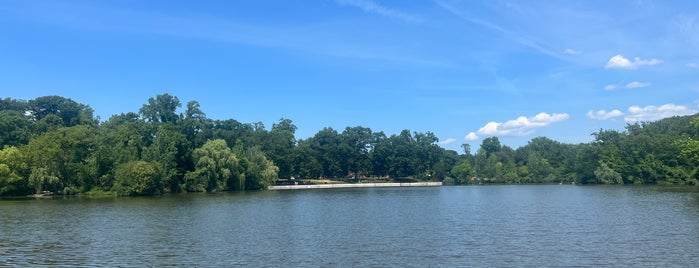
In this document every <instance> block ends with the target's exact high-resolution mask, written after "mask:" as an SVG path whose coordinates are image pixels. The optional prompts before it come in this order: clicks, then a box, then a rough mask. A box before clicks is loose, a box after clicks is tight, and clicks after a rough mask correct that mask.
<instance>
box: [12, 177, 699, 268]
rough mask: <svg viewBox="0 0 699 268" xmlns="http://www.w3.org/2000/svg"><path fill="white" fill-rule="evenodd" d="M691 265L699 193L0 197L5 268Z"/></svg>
mask: <svg viewBox="0 0 699 268" xmlns="http://www.w3.org/2000/svg"><path fill="white" fill-rule="evenodd" d="M697 263H699V190H698V189H697V188H692V187H659V186H574V185H520V186H506V185H498V186H454V187H403V188H363V189H362V188H360V189H321V190H288V191H262V192H247V193H219V194H179V195H166V196H160V197H137V198H97V199H86V198H68V199H63V198H56V199H46V200H34V199H27V200H2V201H0V267H1V266H33V267H35V266H65V267H80V266H89V267H94V266H108V267H114V266H120V267H147V266H156V267H163V266H188V267H190V266H196V267H230V266H252V267H279V266H284V267H288V266H291V267H300V266H302V267H309V266H310V267H357V266H359V267H367V266H369V267H371V266H380V267H386V266H389V267H406V266H407V267H454V266H496V267H503V266H507V267H511V266H557V267H560V266H595V267H597V266H615V267H619V266H627V267H629V266H630V267H642V266H648V267H659V266H667V267H675V266H683V267H688V266H694V265H696V264H697Z"/></svg>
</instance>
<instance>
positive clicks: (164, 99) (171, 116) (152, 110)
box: [139, 93, 182, 123]
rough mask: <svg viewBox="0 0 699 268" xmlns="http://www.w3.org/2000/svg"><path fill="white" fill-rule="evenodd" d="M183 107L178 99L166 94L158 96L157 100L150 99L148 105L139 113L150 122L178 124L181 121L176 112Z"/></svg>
mask: <svg viewBox="0 0 699 268" xmlns="http://www.w3.org/2000/svg"><path fill="white" fill-rule="evenodd" d="M181 106H182V103H180V100H179V99H178V98H177V97H175V96H172V95H170V94H167V93H165V94H162V95H157V96H156V97H155V98H149V99H148V103H147V104H144V105H143V107H141V110H139V113H140V114H141V116H143V118H145V119H146V120H147V121H148V122H154V123H166V122H169V123H176V122H177V121H179V119H180V117H179V115H177V113H176V111H177V108H180V107H181Z"/></svg>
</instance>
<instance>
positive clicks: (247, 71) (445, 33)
mask: <svg viewBox="0 0 699 268" xmlns="http://www.w3.org/2000/svg"><path fill="white" fill-rule="evenodd" d="M0 92H1V93H2V94H0V95H2V96H0V97H11V98H16V99H33V98H36V97H39V96H44V95H61V96H65V97H69V98H72V99H74V100H76V101H78V102H81V103H84V104H88V105H90V106H91V107H92V108H93V109H94V110H95V112H96V114H97V115H98V116H100V117H101V119H102V120H106V119H108V118H109V116H111V115H113V114H118V113H122V112H137V111H138V109H139V108H140V107H141V106H142V105H143V104H144V103H146V102H147V99H148V98H149V97H154V96H155V95H157V94H162V93H169V94H172V95H175V96H177V97H178V98H179V99H180V100H181V101H182V103H183V104H184V103H186V102H187V101H190V100H197V101H199V102H200V104H201V107H202V110H203V111H204V112H206V113H207V116H208V117H209V118H213V119H229V118H233V119H236V120H238V121H241V122H257V121H261V122H263V123H264V124H265V125H266V126H267V127H268V128H270V127H271V125H272V124H273V123H275V122H277V121H278V120H279V119H280V118H282V117H283V118H289V119H292V120H293V122H294V123H295V124H296V125H297V126H298V128H299V129H298V131H297V137H298V138H307V137H309V136H312V135H314V134H315V133H316V132H318V131H319V130H320V129H322V128H323V127H333V128H335V129H337V130H338V131H342V130H343V129H344V128H345V127H347V126H357V125H361V126H365V127H370V128H372V130H374V131H384V132H386V133H387V134H389V135H390V134H396V133H399V132H400V131H401V130H402V129H410V130H412V131H419V132H425V131H432V132H433V133H435V134H436V135H437V136H438V137H439V138H440V142H441V144H442V146H444V147H445V148H448V149H454V150H459V146H460V145H461V144H462V143H470V144H472V148H474V150H475V148H478V146H479V145H480V142H481V141H482V139H483V138H485V137H490V136H498V137H499V138H500V140H501V141H502V142H503V143H504V144H507V145H510V146H512V147H515V148H516V147H519V146H522V145H525V144H526V143H527V142H528V141H529V140H530V139H532V138H534V137H537V136H547V137H550V138H552V139H554V140H558V141H561V142H568V143H578V142H587V141H590V140H591V139H592V137H591V136H590V134H591V133H592V132H595V131H597V130H599V129H600V128H602V129H623V127H624V126H625V125H626V124H627V123H631V122H637V121H648V120H656V119H660V118H663V117H668V116H673V115H686V114H693V113H696V112H697V111H699V5H697V4H696V2H694V1H641V0H638V1H498V0H488V1H476V0H464V1H456V0H434V1H427V0H426V1H385V0H317V1H313V0H308V1H268V0H256V1H141V0H119V1H106V0H101V1H60V0H51V1H39V0H37V1H34V0H19V1H13V0H0Z"/></svg>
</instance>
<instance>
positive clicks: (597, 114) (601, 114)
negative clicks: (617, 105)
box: [587, 109, 624, 120]
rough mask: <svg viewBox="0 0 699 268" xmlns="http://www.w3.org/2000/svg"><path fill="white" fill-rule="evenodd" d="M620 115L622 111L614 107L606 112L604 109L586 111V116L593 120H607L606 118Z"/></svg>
mask: <svg viewBox="0 0 699 268" xmlns="http://www.w3.org/2000/svg"><path fill="white" fill-rule="evenodd" d="M622 115H624V113H623V112H621V111H619V110H616V109H614V110H611V111H609V112H607V111H605V110H599V111H593V110H590V111H588V112H587V117H589V118H590V119H594V120H608V119H612V118H615V117H619V116H622Z"/></svg>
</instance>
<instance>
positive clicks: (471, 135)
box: [464, 132, 479, 141]
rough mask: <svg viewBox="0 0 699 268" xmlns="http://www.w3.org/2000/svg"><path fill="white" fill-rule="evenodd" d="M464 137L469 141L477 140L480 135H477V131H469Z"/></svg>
mask: <svg viewBox="0 0 699 268" xmlns="http://www.w3.org/2000/svg"><path fill="white" fill-rule="evenodd" d="M464 139H466V140H467V141H477V140H478V139H479V137H478V135H476V132H469V133H468V134H467V135H466V137H464Z"/></svg>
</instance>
